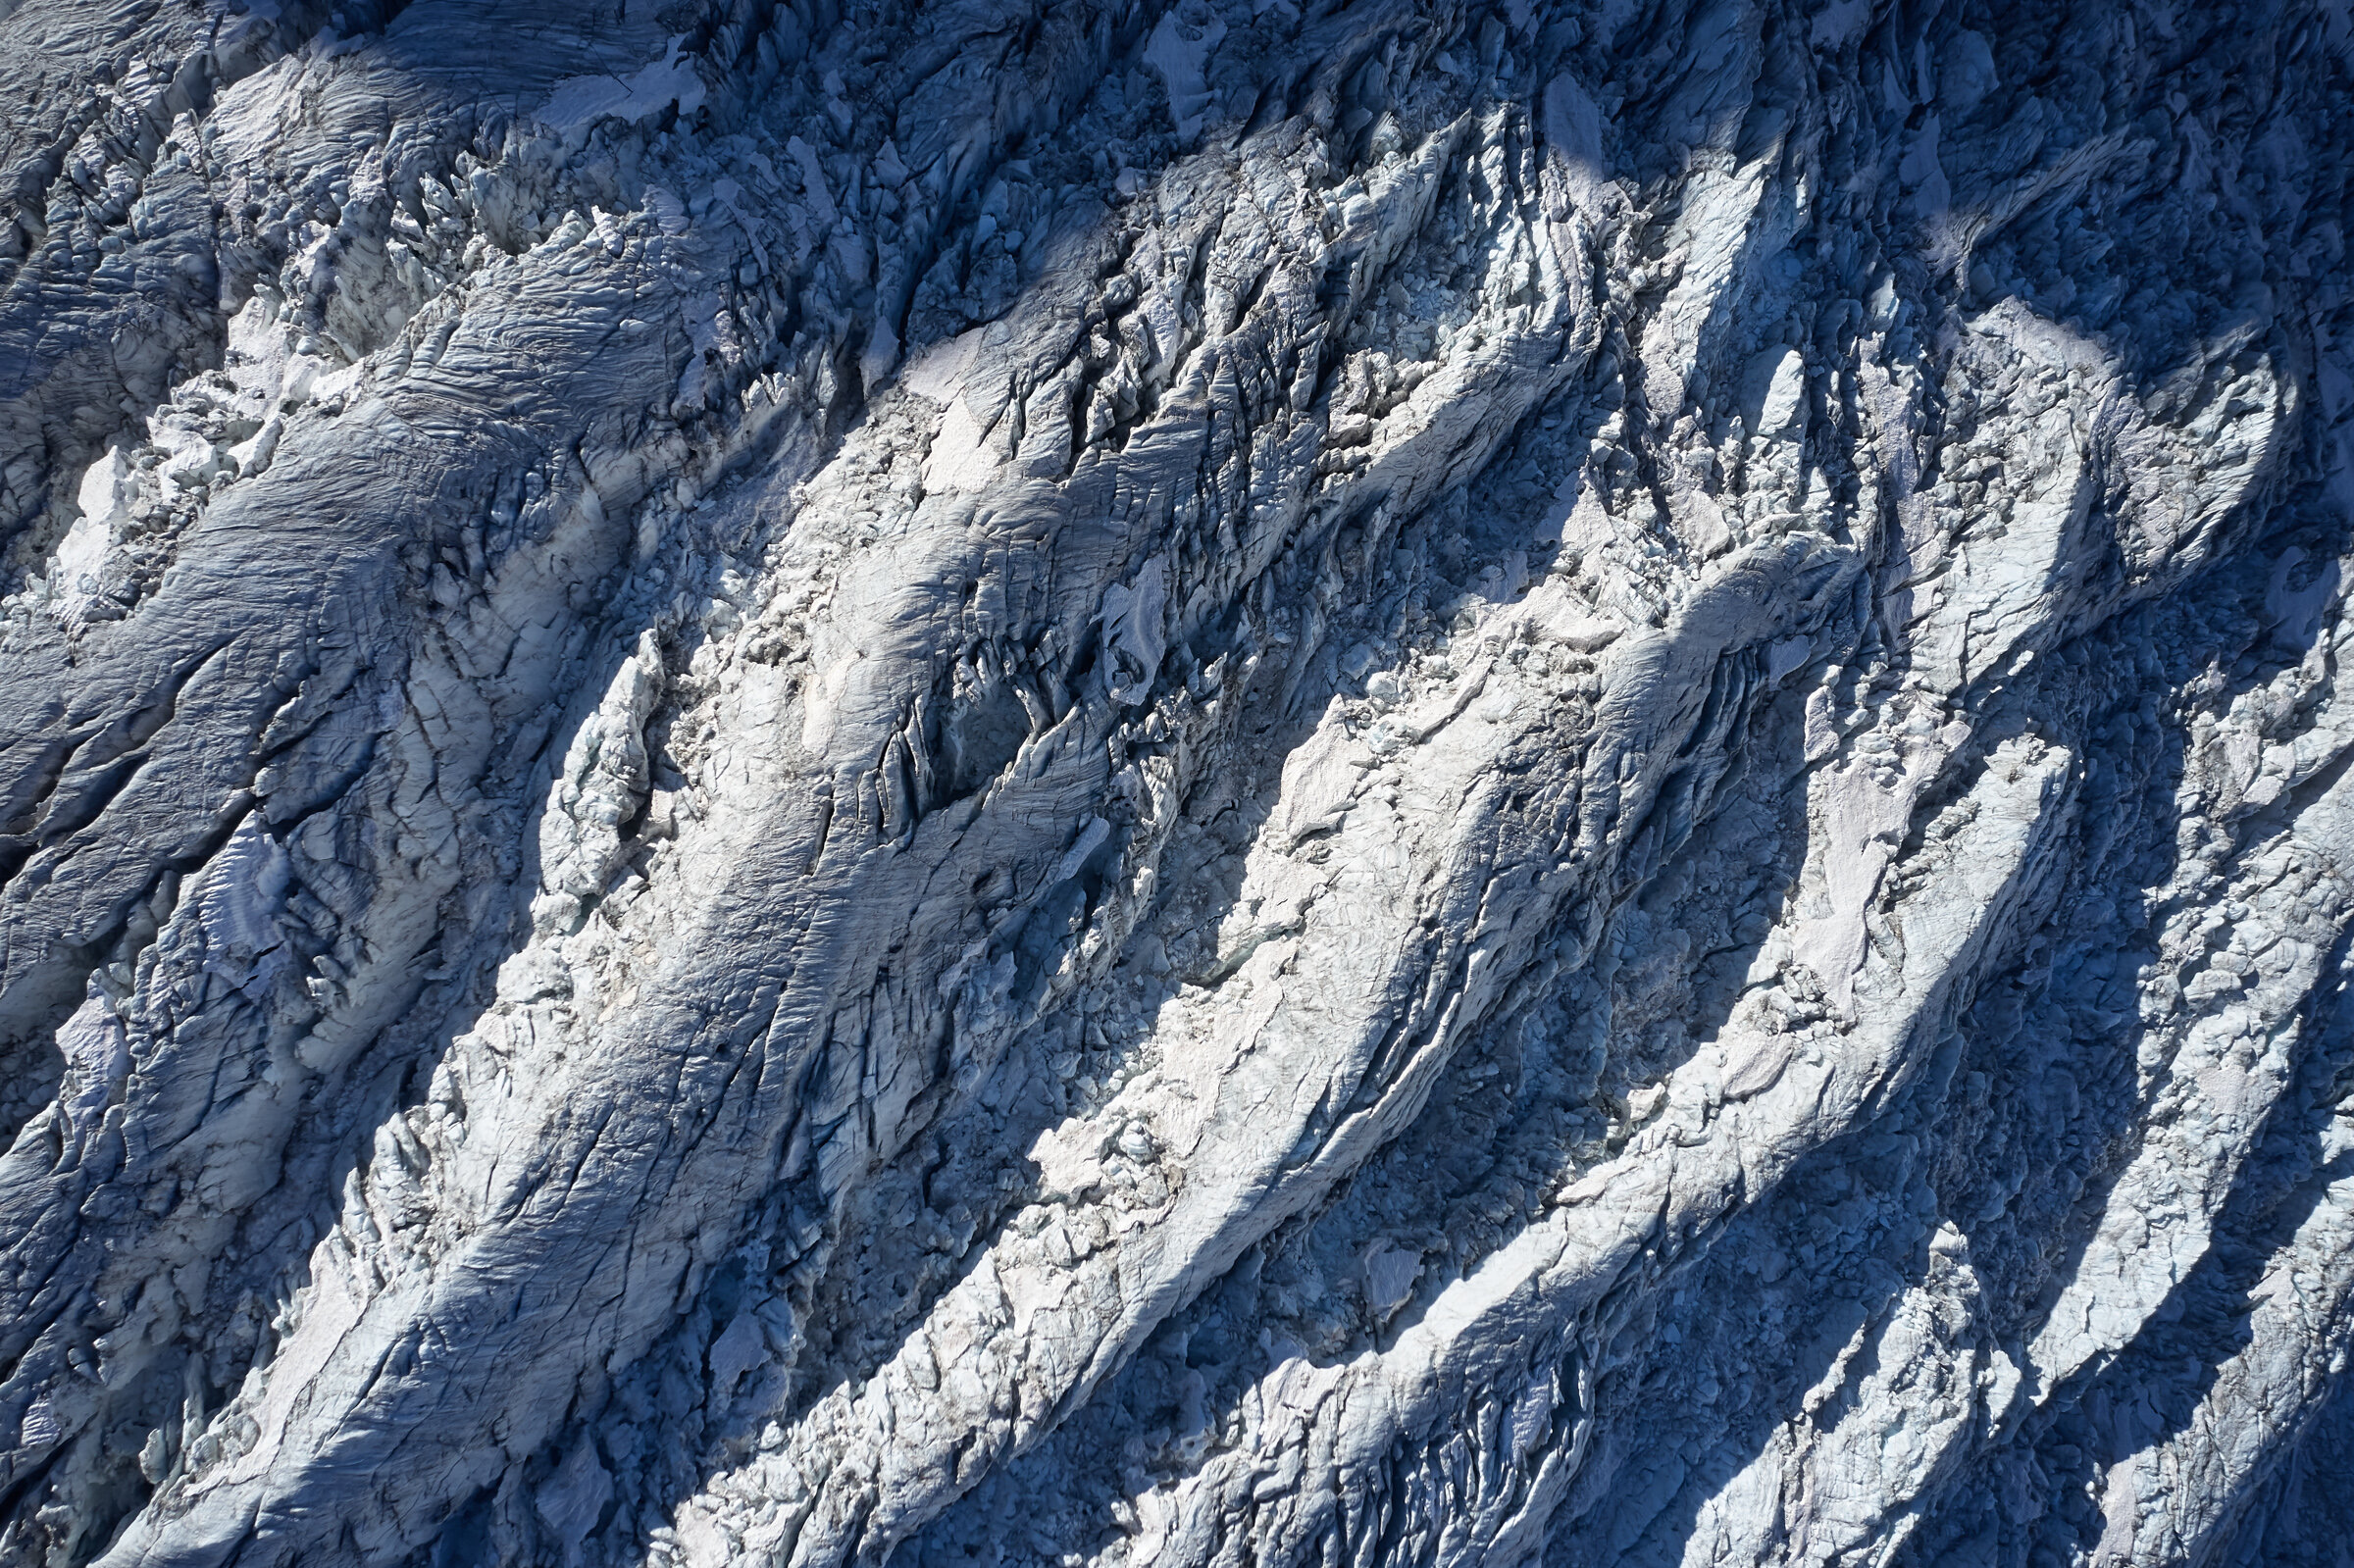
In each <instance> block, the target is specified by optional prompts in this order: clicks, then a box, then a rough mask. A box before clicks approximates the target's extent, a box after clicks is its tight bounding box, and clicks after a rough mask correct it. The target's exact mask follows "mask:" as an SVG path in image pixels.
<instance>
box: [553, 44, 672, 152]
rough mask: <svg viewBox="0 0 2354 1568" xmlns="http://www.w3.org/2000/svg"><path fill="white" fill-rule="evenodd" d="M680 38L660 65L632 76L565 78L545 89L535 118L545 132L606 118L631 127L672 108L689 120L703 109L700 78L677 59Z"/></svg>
mask: <svg viewBox="0 0 2354 1568" xmlns="http://www.w3.org/2000/svg"><path fill="white" fill-rule="evenodd" d="M686 41H687V40H686V38H685V36H684V35H681V36H679V37H675V38H673V39H671V40H670V48H669V50H668V52H666V53H665V54H664V55H663V56H662V58H661V59H659V60H657V61H655V62H654V63H653V64H651V65H649V66H646V67H644V68H642V69H641V70H640V71H639V72H638V73H637V74H636V75H634V76H628V77H626V78H625V77H622V76H609V75H608V76H566V77H564V78H563V79H562V80H560V81H558V82H557V83H556V84H555V86H554V87H552V88H550V89H549V91H548V94H547V98H546V100H545V101H544V102H543V103H541V104H540V105H539V110H538V113H537V116H536V118H537V120H538V122H539V123H540V124H541V125H543V126H547V127H548V128H549V129H551V130H576V129H578V128H580V127H581V126H587V125H589V124H591V123H593V122H595V121H597V120H600V119H602V118H604V117H605V116H606V115H616V116H619V117H620V118H621V119H623V120H627V121H631V122H633V123H634V122H637V121H640V120H645V119H648V118H650V117H651V116H654V115H658V114H660V113H661V112H662V111H663V110H665V109H668V108H669V107H670V106H671V105H672V104H677V105H678V106H679V113H681V114H683V115H691V114H692V113H694V111H695V110H697V109H700V108H701V107H702V106H703V78H702V77H700V76H696V75H695V74H694V64H693V62H692V61H691V60H685V59H682V58H680V55H679V46H680V45H682V44H684V43H685V42H686Z"/></svg>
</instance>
